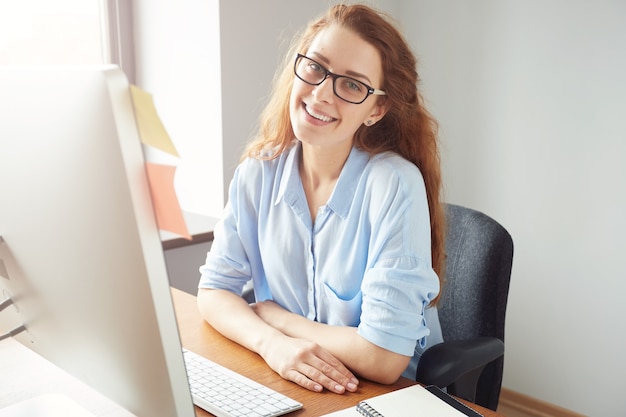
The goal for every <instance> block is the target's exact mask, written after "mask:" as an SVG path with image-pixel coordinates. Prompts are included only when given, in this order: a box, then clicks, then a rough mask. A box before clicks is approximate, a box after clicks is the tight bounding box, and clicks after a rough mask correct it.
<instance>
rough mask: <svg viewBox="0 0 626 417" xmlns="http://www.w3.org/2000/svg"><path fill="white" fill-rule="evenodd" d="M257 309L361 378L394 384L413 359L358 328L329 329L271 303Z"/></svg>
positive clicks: (262, 315) (272, 324)
mask: <svg viewBox="0 0 626 417" xmlns="http://www.w3.org/2000/svg"><path fill="white" fill-rule="evenodd" d="M253 308H254V310H255V312H256V313H257V315H258V316H259V317H261V318H262V319H263V320H264V321H265V322H266V323H268V324H269V325H270V326H272V327H274V328H276V329H278V330H279V331H280V332H281V333H284V334H286V335H288V336H291V337H296V338H304V339H309V340H311V341H315V342H316V343H319V344H320V345H321V346H322V347H324V348H325V349H327V350H328V351H330V352H331V353H332V354H333V355H334V356H336V357H337V358H339V359H340V360H341V361H343V363H344V364H346V365H347V366H348V368H350V369H352V370H353V371H354V372H356V373H357V374H358V375H359V376H361V377H363V378H367V379H369V380H371V381H375V382H379V383H382V384H393V383H394V382H396V381H397V380H398V378H399V377H400V375H402V372H404V370H405V369H406V367H407V366H408V365H409V362H410V360H411V358H410V357H409V356H404V355H400V354H397V353H394V352H391V351H389V350H387V349H383V348H381V347H379V346H376V345H375V344H373V343H371V342H369V341H367V340H366V339H364V338H363V337H361V336H360V335H359V334H358V333H357V329H356V328H355V327H348V326H329V325H326V324H322V323H318V322H315V321H311V320H309V319H307V318H305V317H302V316H300V315H297V314H293V313H290V312H289V311H287V310H285V309H283V308H282V307H280V306H279V305H278V304H276V303H274V302H272V301H264V302H262V303H257V304H255V305H254V307H253Z"/></svg>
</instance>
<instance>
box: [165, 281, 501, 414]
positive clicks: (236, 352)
mask: <svg viewBox="0 0 626 417" xmlns="http://www.w3.org/2000/svg"><path fill="white" fill-rule="evenodd" d="M172 296H173V300H174V307H175V309H176V316H177V321H178V326H179V331H180V337H181V340H182V344H183V346H184V347H186V348H187V349H189V350H191V351H194V352H196V353H198V354H200V355H203V356H206V357H207V358H210V359H211V360H213V361H215V362H217V363H219V364H221V365H223V366H226V367H227V368H230V369H232V370H234V371H236V372H239V373H240V374H242V375H245V376H247V377H248V378H250V379H253V380H255V381H257V382H259V383H261V384H263V385H266V386H268V387H270V388H272V389H274V390H276V391H279V392H281V393H283V394H285V395H287V396H289V397H291V398H293V399H295V400H296V401H299V402H301V403H302V404H304V408H303V409H302V410H298V411H295V412H293V413H289V414H288V416H294V417H308V416H319V415H322V414H325V413H329V412H331V411H336V410H341V409H344V408H349V407H353V406H356V404H357V403H358V402H359V401H360V400H364V399H367V398H369V397H373V396H376V395H380V394H384V393H386V392H389V391H393V390H396V389H399V388H404V387H407V386H409V385H412V384H415V382H414V381H411V380H409V379H406V378H401V379H400V380H399V381H398V382H396V383H395V384H393V385H381V384H377V383H374V382H370V381H366V380H360V385H359V390H358V392H356V393H346V394H343V395H338V394H334V393H331V392H328V391H324V392H322V393H315V392H312V391H308V390H306V389H304V388H301V387H300V386H298V385H296V384H294V383H292V382H289V381H287V380H285V379H283V378H281V377H280V376H279V375H278V374H277V373H275V372H274V371H272V370H271V369H270V368H269V367H268V366H267V364H266V363H265V361H263V359H261V357H260V356H258V355H257V354H255V353H253V352H251V351H249V350H248V349H246V348H244V347H242V346H240V345H238V344H237V343H234V342H232V341H230V340H229V339H226V338H225V337H224V336H222V335H221V334H220V333H218V332H217V331H216V330H214V329H213V328H212V327H211V326H209V325H208V324H207V323H206V322H205V321H204V319H203V318H202V316H201V315H200V313H199V311H198V308H197V306H196V297H194V296H192V295H189V294H187V293H185V292H182V291H180V290H176V289H174V288H173V289H172ZM466 403H467V404H470V403H469V402H466ZM471 406H472V408H474V409H475V410H477V411H479V412H480V413H482V414H483V415H484V416H485V417H498V416H500V417H502V416H501V414H498V413H496V412H494V411H491V410H488V409H485V408H482V407H479V406H477V405H474V404H471ZM196 415H197V416H211V414H209V413H207V412H206V411H204V410H202V409H200V408H198V407H196Z"/></svg>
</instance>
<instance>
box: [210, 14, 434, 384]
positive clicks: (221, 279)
mask: <svg viewBox="0 0 626 417" xmlns="http://www.w3.org/2000/svg"><path fill="white" fill-rule="evenodd" d="M251 70H254V63H251ZM418 81H419V80H418V75H417V72H416V59H415V57H414V55H413V53H412V52H411V50H410V48H409V46H408V45H407V43H406V41H405V40H404V38H403V36H402V35H401V34H400V32H399V31H398V30H397V29H396V28H395V27H394V25H393V24H392V23H390V20H389V19H388V18H386V17H385V16H384V15H383V14H382V13H379V12H377V11H375V10H373V9H371V8H369V7H367V6H362V5H349V6H347V5H337V6H333V7H332V8H330V10H328V12H327V13H326V14H325V15H324V16H322V17H321V18H319V19H317V20H315V21H313V22H312V23H311V24H310V25H309V26H308V27H307V28H306V30H305V31H304V32H303V33H302V34H301V35H300V36H298V37H297V38H296V39H295V41H294V44H293V47H292V49H291V51H290V52H289V54H288V56H287V60H286V61H285V63H284V67H283V68H282V70H281V71H280V72H278V73H277V77H276V79H275V80H274V90H273V94H272V96H271V99H270V101H269V103H268V105H267V107H266V109H265V111H264V112H263V114H262V115H261V121H260V128H259V132H258V134H257V136H256V137H255V138H254V140H253V141H252V142H251V143H250V144H249V146H248V148H247V150H246V152H245V155H244V157H243V159H242V162H241V164H240V165H239V167H238V168H237V170H236V172H235V175H234V177H233V179H232V182H231V185H230V191H229V201H228V204H227V206H226V208H225V211H224V217H223V218H222V220H221V221H220V223H219V224H218V226H217V227H216V230H215V240H214V242H213V245H212V248H211V251H210V252H209V253H208V254H207V260H206V263H205V265H204V266H202V267H201V268H200V272H201V278H200V284H199V292H198V305H199V307H200V310H201V312H202V314H203V316H204V317H205V319H206V320H207V322H208V323H210V324H211V325H212V326H213V327H214V328H215V329H217V330H218V331H219V332H221V333H222V334H224V335H225V336H226V337H228V338H230V339H232V340H234V341H236V342H238V343H240V344H241V345H243V346H245V347H247V348H248V349H251V350H253V351H255V352H257V353H258V354H259V355H261V357H263V359H264V360H265V361H266V362H267V363H268V365H269V366H270V367H271V368H272V369H274V370H275V371H276V372H277V373H278V374H280V375H281V376H282V377H283V378H286V379H288V380H291V381H293V382H295V383H297V384H299V385H301V386H303V387H305V388H308V389H310V390H313V391H322V390H324V389H328V390H330V391H332V392H336V393H343V392H346V391H355V390H357V388H358V383H359V382H358V379H357V378H367V379H370V380H374V381H377V382H381V383H393V382H394V381H396V380H397V379H398V377H400V376H401V375H405V376H408V377H410V378H415V369H416V366H417V362H418V361H419V357H420V355H421V352H423V350H424V349H425V348H427V347H428V346H431V345H433V344H436V343H439V342H441V341H442V337H441V330H440V327H439V320H438V317H437V310H436V302H437V299H438V295H439V291H440V287H441V284H440V277H441V276H442V272H443V271H442V269H443V264H444V241H443V236H444V214H443V208H442V205H441V203H440V191H441V174H440V161H439V153H438V143H437V124H436V122H435V120H434V119H433V118H432V117H431V116H430V115H429V113H428V112H427V110H426V109H425V108H424V104H423V99H422V97H421V95H420V92H419V91H418V88H417V86H418ZM250 280H251V281H252V283H253V286H254V295H255V299H256V303H254V304H248V303H247V302H246V301H245V300H244V299H243V298H242V297H241V292H242V289H243V288H244V286H245V284H246V283H248V282H249V281H250Z"/></svg>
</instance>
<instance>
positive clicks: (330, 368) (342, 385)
mask: <svg viewBox="0 0 626 417" xmlns="http://www.w3.org/2000/svg"><path fill="white" fill-rule="evenodd" d="M268 342H269V343H268V344H267V348H266V349H263V352H262V353H261V356H262V357H263V359H264V360H265V362H267V364H268V365H269V366H270V367H271V368H272V369H273V370H274V371H276V372H277V373H278V374H279V375H280V376H281V377H283V378H285V379H287V380H289V381H293V382H295V383H296V384H298V385H300V386H302V387H304V388H306V389H308V390H311V391H316V392H321V391H322V390H323V389H324V388H326V389H328V390H329V391H332V392H334V393H337V394H343V393H344V392H346V391H350V392H355V391H356V390H357V388H358V384H359V381H358V380H357V379H356V377H355V376H354V375H353V374H352V372H350V371H349V370H348V369H347V368H346V367H345V366H344V365H343V364H342V363H341V362H340V361H339V360H338V359H337V358H335V357H334V356H333V355H331V354H330V353H329V352H328V351H326V350H324V349H323V348H322V347H321V346H319V345H318V344H317V343H314V342H311V341H309V340H306V339H298V338H293V337H289V336H286V335H282V334H281V335H280V336H279V337H276V338H274V339H273V340H271V341H268Z"/></svg>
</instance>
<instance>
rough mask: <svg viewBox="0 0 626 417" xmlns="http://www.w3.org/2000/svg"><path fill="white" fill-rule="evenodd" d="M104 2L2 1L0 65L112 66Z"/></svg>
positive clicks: (102, 0)
mask: <svg viewBox="0 0 626 417" xmlns="http://www.w3.org/2000/svg"><path fill="white" fill-rule="evenodd" d="M106 3H107V2H106V1H105V0H54V1H50V0H0V65H83V64H87V65H89V64H96V65H97V64H105V63H109V58H108V56H109V53H108V51H107V52H106V53H105V52H104V51H105V49H108V48H107V47H106V46H103V45H107V44H108V40H107V39H105V36H103V34H104V33H106V31H104V30H103V22H105V21H106V7H105V6H106Z"/></svg>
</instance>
